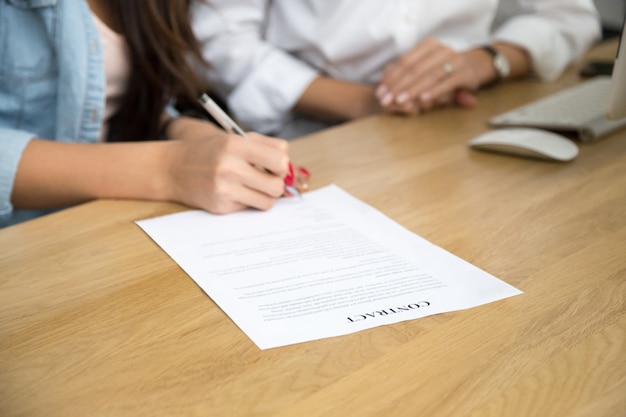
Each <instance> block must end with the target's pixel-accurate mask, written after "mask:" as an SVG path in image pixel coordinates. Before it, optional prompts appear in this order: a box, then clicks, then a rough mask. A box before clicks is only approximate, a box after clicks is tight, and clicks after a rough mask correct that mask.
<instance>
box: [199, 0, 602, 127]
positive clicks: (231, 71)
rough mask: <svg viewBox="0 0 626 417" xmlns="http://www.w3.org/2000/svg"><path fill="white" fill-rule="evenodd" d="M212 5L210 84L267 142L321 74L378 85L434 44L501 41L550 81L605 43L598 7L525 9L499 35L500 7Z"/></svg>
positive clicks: (549, 2)
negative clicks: (391, 66)
mask: <svg viewBox="0 0 626 417" xmlns="http://www.w3.org/2000/svg"><path fill="white" fill-rule="evenodd" d="M199 3H201V2H199ZM208 3H209V4H208V5H203V4H198V5H196V8H195V10H194V30H195V31H196V34H197V36H198V37H199V38H200V40H201V42H202V45H203V52H204V55H205V58H206V59H207V60H208V61H209V62H210V63H211V68H210V70H209V72H208V74H207V78H208V80H209V82H211V84H212V86H213V87H214V88H215V89H216V91H217V92H218V94H220V95H221V96H222V98H224V99H225V100H226V102H227V104H228V106H229V108H230V110H231V111H232V112H233V114H234V116H235V117H236V118H237V119H238V120H239V121H240V122H242V123H243V124H244V125H246V127H247V128H250V129H254V130H257V131H260V132H273V131H277V130H279V129H280V128H281V127H282V126H283V125H284V123H285V122H286V121H288V120H289V118H290V110H291V109H292V108H293V106H294V105H295V103H296V102H297V101H298V99H299V97H300V96H301V94H302V93H303V92H304V90H305V89H306V88H307V86H308V85H309V84H310V83H311V81H312V80H313V79H314V78H315V77H316V76H318V75H319V74H324V75H329V76H331V77H335V78H338V79H342V80H348V81H354V82H367V83H372V84H374V83H376V82H377V81H378V79H379V77H380V76H381V73H382V70H383V68H384V66H385V65H386V64H388V63H389V62H391V61H394V60H395V59H397V58H398V57H399V56H400V55H402V54H403V53H404V52H406V51H407V50H409V49H410V48H411V47H413V46H414V45H415V44H416V43H418V42H420V41H422V40H424V39H425V38H427V37H436V38H438V39H439V40H440V41H441V42H443V43H445V44H447V45H449V46H451V47H452V48H454V49H456V50H465V49H469V48H472V47H475V46H478V45H482V44H486V43H490V42H493V41H494V40H501V41H506V42H510V43H513V44H516V45H519V46H521V47H523V48H525V49H526V50H527V51H528V52H529V54H530V56H531V57H532V61H533V66H534V72H535V74H536V75H537V76H539V77H540V78H541V79H544V80H552V79H555V78H556V77H558V76H559V75H560V74H561V72H562V71H563V70H564V69H565V67H566V66H567V65H568V64H570V63H572V61H573V60H575V59H577V58H578V57H579V56H580V55H581V54H582V53H583V52H584V51H585V50H587V48H588V47H589V46H590V45H591V44H592V43H593V42H594V41H595V40H597V39H598V38H599V34H600V25H599V18H598V15H597V12H596V10H595V7H594V4H593V0H517V3H518V9H519V10H520V12H519V14H517V15H515V16H513V17H512V18H510V19H509V20H507V21H506V22H505V23H504V24H502V25H501V26H500V27H498V28H497V29H496V30H495V31H492V29H491V26H492V23H493V21H494V18H495V16H496V11H497V9H498V4H499V1H498V0H442V1H434V0H273V1H270V0H209V2H208ZM266 16H267V20H265V19H266Z"/></svg>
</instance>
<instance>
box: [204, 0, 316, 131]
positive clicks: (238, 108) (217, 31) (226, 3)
mask: <svg viewBox="0 0 626 417" xmlns="http://www.w3.org/2000/svg"><path fill="white" fill-rule="evenodd" d="M266 6H267V0H211V1H209V2H208V4H203V3H202V2H198V4H197V5H196V6H195V7H194V9H193V10H192V13H193V26H194V31H195V33H196V36H197V37H198V40H199V41H200V43H201V46H202V51H203V55H204V57H205V59H206V60H207V61H208V63H209V65H210V68H209V70H208V72H207V74H206V75H207V80H208V81H209V83H210V85H211V87H212V88H213V89H214V90H215V91H216V92H217V94H218V95H219V96H220V97H221V98H222V99H224V100H225V101H226V103H227V105H228V107H229V110H230V111H231V112H232V115H233V116H234V118H235V119H237V120H238V121H239V122H241V124H242V125H244V126H245V128H247V129H252V130H256V131H258V132H262V133H271V132H275V131H277V130H279V129H280V128H281V127H282V126H283V125H284V124H285V123H286V122H287V121H288V119H289V118H290V113H291V109H292V108H293V107H294V105H295V104H296V102H297V101H298V100H299V98H300V96H301V95H302V93H303V92H304V90H305V89H306V88H307V87H308V85H309V84H310V83H311V82H312V81H313V79H314V78H315V77H316V76H317V71H316V70H315V69H313V68H311V67H310V66H308V65H307V64H305V63H304V62H302V61H300V60H298V59H297V58H295V57H293V56H292V55H290V54H288V53H286V52H285V51H282V50H280V49H278V48H276V47H274V46H273V45H271V44H269V43H267V42H265V41H264V40H263V36H262V34H263V25H264V23H265V22H264V19H265V8H266Z"/></svg>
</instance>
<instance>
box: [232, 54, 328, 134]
mask: <svg viewBox="0 0 626 417" xmlns="http://www.w3.org/2000/svg"><path fill="white" fill-rule="evenodd" d="M317 76H318V73H317V71H316V70H314V69H313V68H311V67H309V66H308V65H306V64H305V63H303V62H301V61H299V60H297V59H295V58H293V57H291V56H286V55H284V54H278V53H275V54H270V55H268V56H266V57H265V58H264V59H263V61H262V62H261V63H260V65H259V67H257V69H256V70H255V71H253V72H252V73H251V74H250V76H248V77H246V78H245V79H244V80H243V81H242V82H241V83H240V84H239V85H238V86H237V87H236V88H235V89H234V90H233V91H232V93H231V94H230V95H229V97H228V100H227V104H228V108H229V109H230V111H231V112H232V114H233V116H234V117H235V118H236V119H237V120H238V121H239V122H240V123H241V124H242V125H244V126H245V127H246V128H247V129H251V130H255V131H258V132H261V133H266V134H267V133H272V132H276V131H278V130H280V129H281V128H282V127H283V126H284V124H285V123H286V122H287V121H288V120H289V119H290V117H291V110H292V109H293V107H294V106H295V105H296V103H297V102H298V100H299V99H300V96H301V95H302V94H303V93H304V90H306V88H307V87H308V86H309V84H311V82H312V81H313V79H315V78H316V77H317Z"/></svg>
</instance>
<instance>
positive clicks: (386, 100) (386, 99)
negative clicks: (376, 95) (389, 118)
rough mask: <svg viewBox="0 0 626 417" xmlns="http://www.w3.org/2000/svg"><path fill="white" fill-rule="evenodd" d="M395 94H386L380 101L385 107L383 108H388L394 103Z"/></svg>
mask: <svg viewBox="0 0 626 417" xmlns="http://www.w3.org/2000/svg"><path fill="white" fill-rule="evenodd" d="M393 98H394V97H393V94H392V93H387V94H385V96H384V97H383V98H382V99H381V100H380V104H382V105H383V107H387V106H388V105H390V104H391V103H392V102H393Z"/></svg>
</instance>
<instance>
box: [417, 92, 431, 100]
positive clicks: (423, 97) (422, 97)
mask: <svg viewBox="0 0 626 417" xmlns="http://www.w3.org/2000/svg"><path fill="white" fill-rule="evenodd" d="M432 98H433V94H432V93H431V92H430V91H426V92H424V93H422V94H420V101H429V100H430V99H432Z"/></svg>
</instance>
